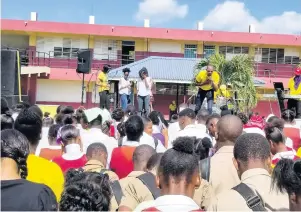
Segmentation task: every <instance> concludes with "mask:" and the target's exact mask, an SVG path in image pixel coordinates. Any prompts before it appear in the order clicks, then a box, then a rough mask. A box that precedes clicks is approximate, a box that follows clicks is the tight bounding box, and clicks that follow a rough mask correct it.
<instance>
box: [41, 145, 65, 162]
mask: <svg viewBox="0 0 301 212" xmlns="http://www.w3.org/2000/svg"><path fill="white" fill-rule="evenodd" d="M62 153H63V152H62V149H51V148H43V149H41V152H40V155H39V156H40V157H42V158H45V159H47V160H52V159H53V158H56V157H59V156H62Z"/></svg>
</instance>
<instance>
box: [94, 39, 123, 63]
mask: <svg viewBox="0 0 301 212" xmlns="http://www.w3.org/2000/svg"><path fill="white" fill-rule="evenodd" d="M117 54H118V42H117V40H95V43H94V55H93V57H94V59H96V60H117Z"/></svg>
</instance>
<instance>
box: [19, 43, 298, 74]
mask: <svg viewBox="0 0 301 212" xmlns="http://www.w3.org/2000/svg"><path fill="white" fill-rule="evenodd" d="M19 51H20V57H21V64H22V65H24V66H48V67H51V68H66V69H75V68H76V67H77V58H76V57H65V56H54V55H57V54H55V52H54V51H50V52H39V51H36V50H30V49H26V50H19ZM70 55H74V54H70ZM150 56H163V57H180V58H183V57H184V54H181V53H168V52H166V53H164V52H134V53H131V54H122V52H121V51H117V53H115V54H112V53H109V54H96V53H94V54H93V60H92V66H91V67H92V69H101V68H102V66H103V65H105V64H110V65H111V66H112V67H113V68H118V67H120V66H123V65H126V64H129V63H132V62H135V61H138V60H142V59H145V58H147V57H150ZM197 57H198V58H202V57H203V55H197ZM295 67H296V65H291V64H277V63H273V64H272V63H259V62H255V63H254V70H255V72H254V75H255V76H256V77H270V78H275V77H277V78H282V77H284V78H287V77H291V76H292V75H293V73H294V69H295Z"/></svg>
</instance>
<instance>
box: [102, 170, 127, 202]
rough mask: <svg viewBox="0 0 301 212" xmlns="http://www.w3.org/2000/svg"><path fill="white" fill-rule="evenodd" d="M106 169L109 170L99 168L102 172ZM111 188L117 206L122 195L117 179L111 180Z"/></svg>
mask: <svg viewBox="0 0 301 212" xmlns="http://www.w3.org/2000/svg"><path fill="white" fill-rule="evenodd" d="M106 171H110V169H102V170H100V173H101V174H104V173H105V172H106ZM111 188H112V191H113V194H114V196H115V199H116V201H117V204H118V206H119V205H120V202H121V199H122V196H123V192H122V188H121V186H120V183H119V181H118V180H115V181H113V182H111Z"/></svg>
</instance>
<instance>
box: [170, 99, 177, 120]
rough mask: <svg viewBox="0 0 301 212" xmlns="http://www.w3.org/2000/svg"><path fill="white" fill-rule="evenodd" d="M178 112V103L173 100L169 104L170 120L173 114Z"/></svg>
mask: <svg viewBox="0 0 301 212" xmlns="http://www.w3.org/2000/svg"><path fill="white" fill-rule="evenodd" d="M174 114H177V104H176V101H172V102H171V104H170V105H169V121H170V120H171V117H172V115H174Z"/></svg>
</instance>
